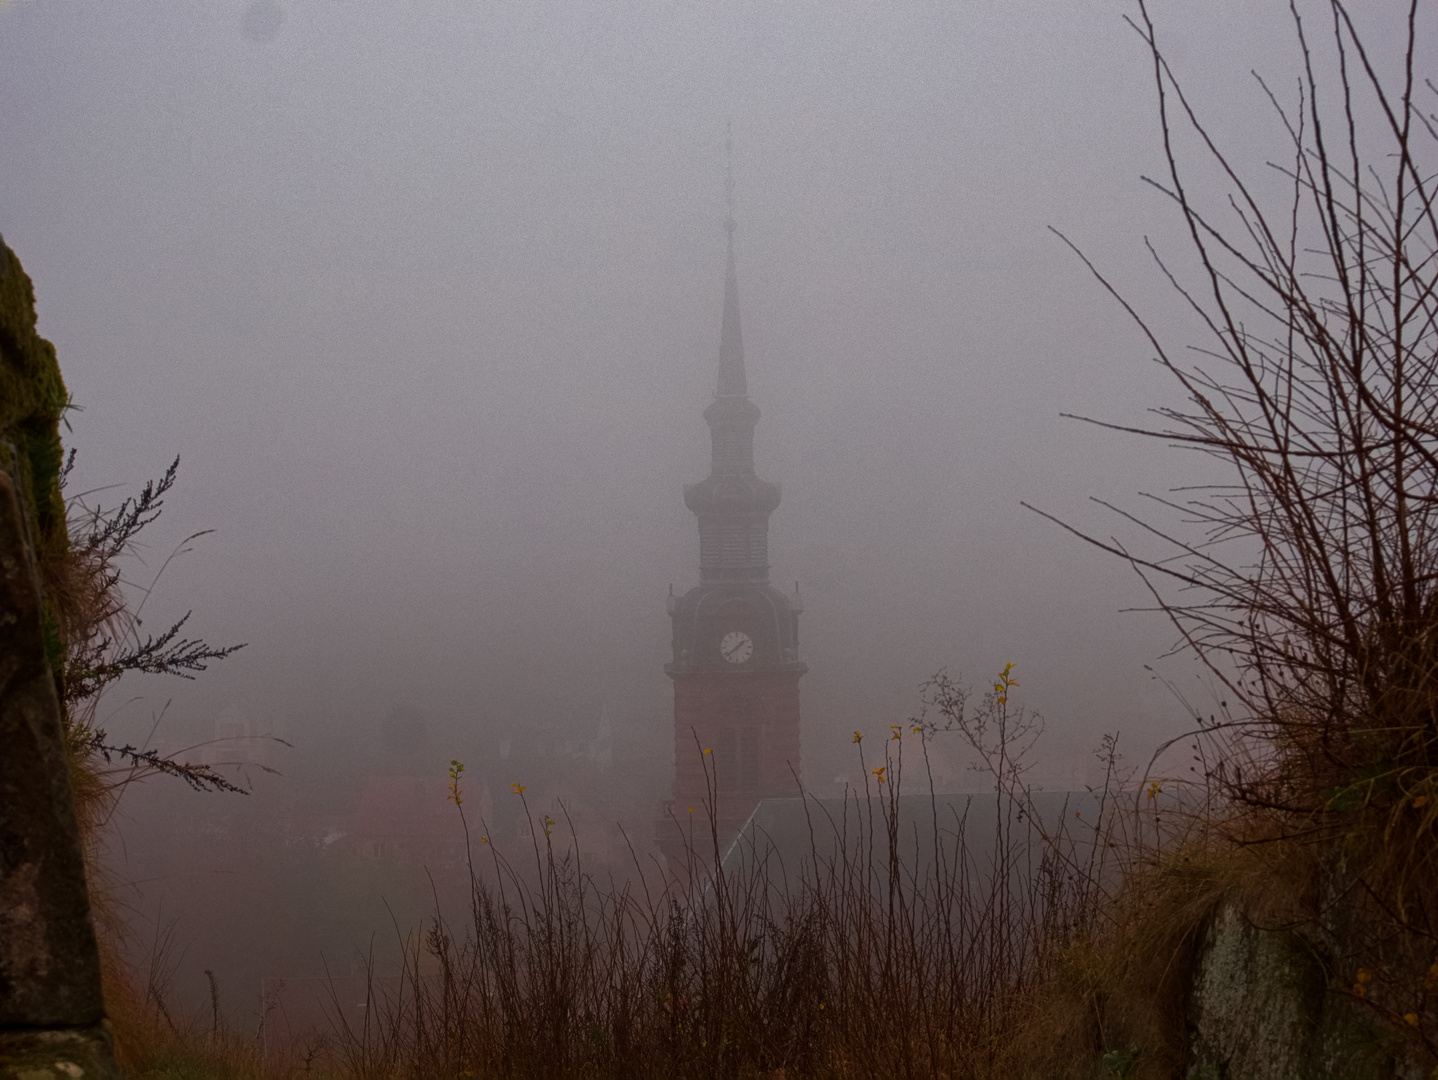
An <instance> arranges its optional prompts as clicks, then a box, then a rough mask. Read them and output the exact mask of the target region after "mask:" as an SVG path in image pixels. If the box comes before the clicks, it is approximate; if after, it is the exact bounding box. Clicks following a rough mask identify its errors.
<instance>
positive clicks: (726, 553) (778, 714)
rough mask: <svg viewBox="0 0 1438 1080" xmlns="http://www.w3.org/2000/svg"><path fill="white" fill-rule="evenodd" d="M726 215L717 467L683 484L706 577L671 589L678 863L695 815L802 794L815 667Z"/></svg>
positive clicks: (728, 829)
mask: <svg viewBox="0 0 1438 1080" xmlns="http://www.w3.org/2000/svg"><path fill="white" fill-rule="evenodd" d="M725 227H726V230H727V231H728V234H729V250H728V262H727V266H726V269H725V276H724V314H723V320H722V323H721V327H720V332H719V377H718V385H717V389H716V393H715V395H714V400H713V401H712V402H711V403H710V405H709V407H708V408H707V409H705V410H704V419H705V420H706V421H707V422H708V424H709V432H710V439H711V446H712V457H711V466H710V472H709V476H708V477H707V478H706V479H704V480H701V481H700V482H699V483H697V484H690V485H687V486H686V487H685V488H684V503H685V505H686V506H688V507H689V509H690V510H692V511H693V512H694V514H695V515H696V516H697V517H698V519H699V584H698V585H696V586H695V587H694V588H692V589H690V590H689V591H688V592H686V593H685V594H684V595H683V596H674V595H673V594H672V589H671V595H670V598H669V604H668V609H669V617H670V620H671V621H672V623H673V632H674V636H673V657H672V659H671V660H670V662H669V663H667V664H665V665H664V670H665V673H666V674H667V675H668V676H669V677H670V678H671V679H672V680H673V681H674V791H673V799H672V801H671V802H670V803H668V804H667V805H666V807H665V813H664V814H663V815H662V816H661V820H660V821H659V822H658V826H657V836H658V839H659V843H660V847H661V850H663V851H664V852H665V854H666V855H667V856H669V858H670V860H671V864H672V865H674V866H676V867H678V866H682V865H683V862H684V854H685V848H684V837H685V835H686V834H688V832H689V828H690V826H691V824H692V826H693V835H694V836H696V837H707V836H708V835H709V824H708V818H707V815H709V814H710V813H712V814H713V815H714V816H715V818H716V820H717V823H718V826H719V833H720V839H721V841H723V842H727V840H728V838H731V837H733V836H735V835H736V834H737V833H738V831H739V829H740V827H741V826H742V825H743V823H744V821H745V820H746V819H747V818H748V817H749V815H750V813H751V812H752V811H753V810H754V808H755V807H756V806H757V805H758V804H759V801H760V800H761V799H764V798H766V797H772V796H785V795H793V794H795V792H796V780H795V777H797V776H798V775H799V774H800V773H799V768H800V767H799V679H800V677H801V676H803V674H804V672H805V671H807V670H808V668H807V667H806V666H805V665H804V664H803V663H802V662H801V661H800V660H799V612H800V611H801V610H803V606H802V605H801V604H800V602H799V594H798V587H797V586H796V587H795V591H794V594H793V595H792V596H786V595H785V594H784V593H782V592H780V591H779V590H778V589H776V588H774V586H773V585H771V584H770V583H769V515H770V514H771V513H773V512H774V510H775V508H776V507H778V505H779V485H778V484H771V483H768V482H767V481H764V480H760V479H759V478H758V477H757V476H756V475H755V472H754V428H755V425H756V424H758V422H759V408H758V406H756V405H755V404H754V403H753V402H752V401H750V400H749V392H748V386H747V384H746V380H745V372H744V344H743V339H742V336H741V334H740V329H739V288H738V280H737V275H736V272H735V268H734V219H733V215H732V212H731V214H730V216H729V218H728V219H727V220H726V222H725ZM711 792H712V793H713V797H712V798H711ZM676 823H677V827H676ZM697 846H699V847H700V849H701V850H702V849H703V847H704V844H703V842H702V841H701V842H700V843H699V844H698V845H697Z"/></svg>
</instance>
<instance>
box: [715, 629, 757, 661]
mask: <svg viewBox="0 0 1438 1080" xmlns="http://www.w3.org/2000/svg"><path fill="white" fill-rule="evenodd" d="M719 655H720V656H722V657H723V658H724V659H725V660H728V661H729V663H731V664H742V663H743V662H744V661H745V660H748V659H749V657H751V656H753V655H754V639H753V638H751V637H750V636H749V635H748V634H746V633H744V631H743V630H730V631H729V632H728V633H727V634H725V635H724V637H723V638H722V639H720V642H719Z"/></svg>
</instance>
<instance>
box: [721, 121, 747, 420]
mask: <svg viewBox="0 0 1438 1080" xmlns="http://www.w3.org/2000/svg"><path fill="white" fill-rule="evenodd" d="M724 149H725V150H726V151H727V153H728V155H729V159H728V162H727V164H726V166H725V169H724V200H725V203H726V213H725V215H724V231H725V232H726V233H728V234H729V260H728V262H727V264H726V265H725V267H724V321H723V322H722V323H721V324H720V327H719V396H720V397H747V396H748V394H749V388H748V386H747V385H746V383H745V379H744V337H743V334H741V333H740V330H739V275H738V274H737V273H736V272H735V270H734V230H735V229H736V228H738V225H737V224H736V223H735V221H734V139H733V135H732V134H731V135H730V136H729V137H728V138H726V139H725V140H724Z"/></svg>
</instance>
